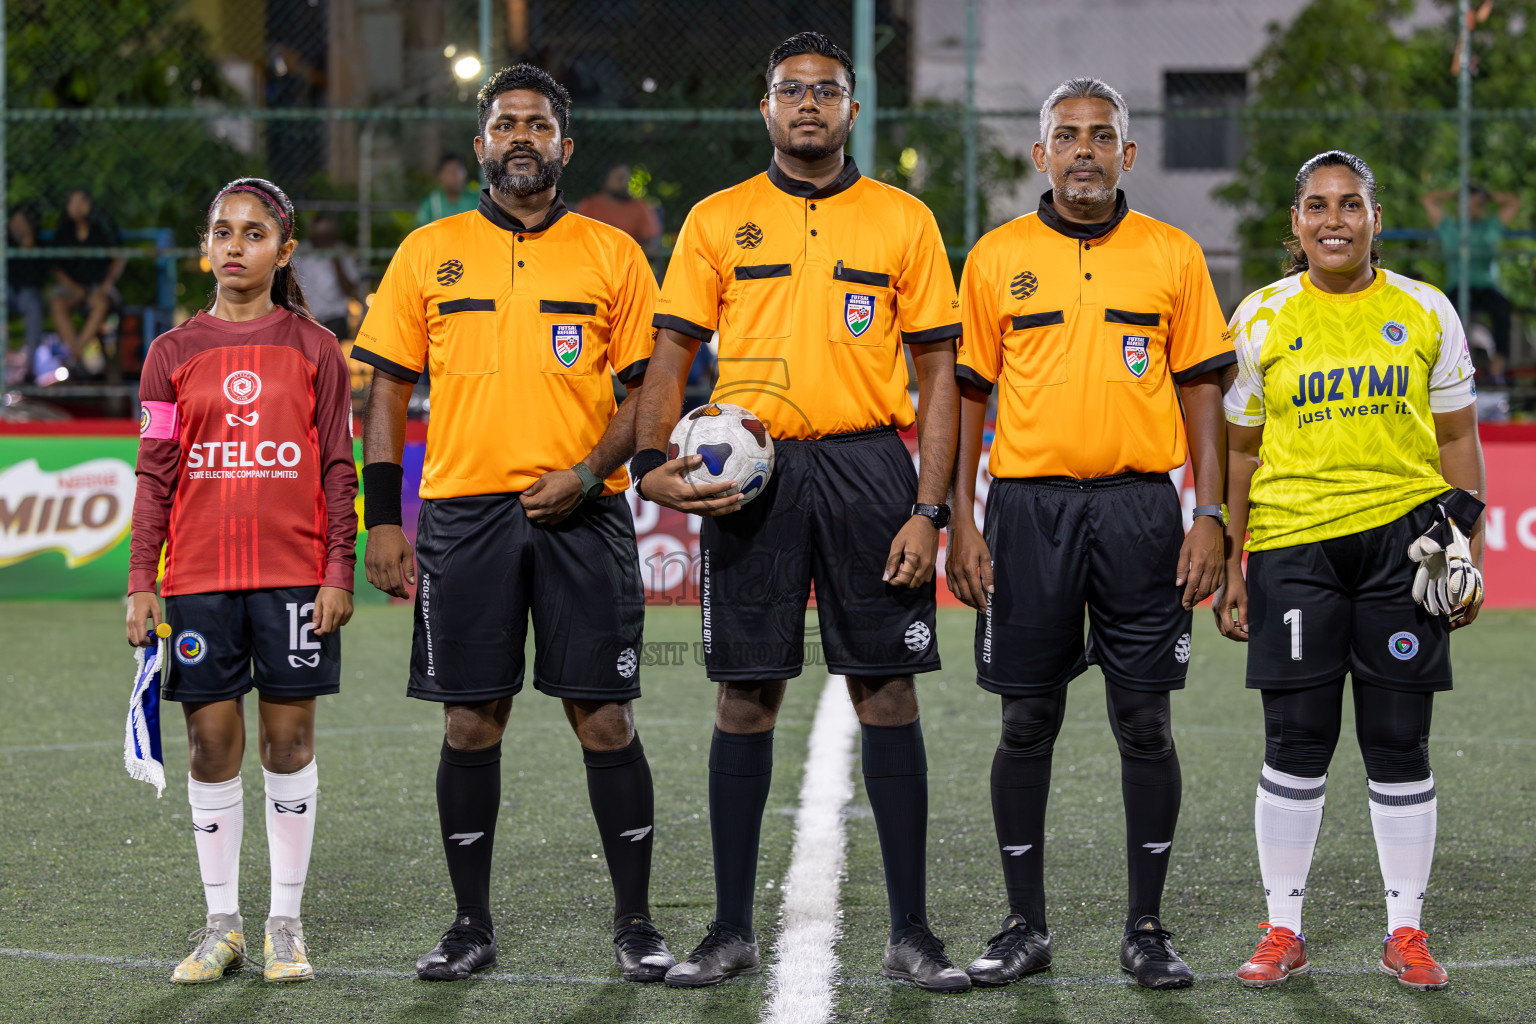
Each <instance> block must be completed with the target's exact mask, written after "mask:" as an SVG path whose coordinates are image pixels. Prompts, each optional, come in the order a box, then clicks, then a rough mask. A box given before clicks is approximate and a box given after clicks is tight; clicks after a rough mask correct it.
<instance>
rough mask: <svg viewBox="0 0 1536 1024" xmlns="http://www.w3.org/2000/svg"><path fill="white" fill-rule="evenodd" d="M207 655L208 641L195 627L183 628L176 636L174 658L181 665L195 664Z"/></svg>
mask: <svg viewBox="0 0 1536 1024" xmlns="http://www.w3.org/2000/svg"><path fill="white" fill-rule="evenodd" d="M206 657H208V641H206V640H204V639H203V634H201V633H199V632H198V631H197V630H195V629H184V630H182V631H181V634H180V635H179V636H177V637H176V660H177V661H179V662H181V663H182V664H183V665H196V664H197V663H198V662H200V661H202V660H203V659H204V658H206Z"/></svg>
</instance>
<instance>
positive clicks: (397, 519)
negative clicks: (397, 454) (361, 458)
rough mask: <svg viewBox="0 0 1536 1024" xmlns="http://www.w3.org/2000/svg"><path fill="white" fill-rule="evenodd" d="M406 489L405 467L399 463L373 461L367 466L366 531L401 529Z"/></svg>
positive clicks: (364, 469)
mask: <svg viewBox="0 0 1536 1024" xmlns="http://www.w3.org/2000/svg"><path fill="white" fill-rule="evenodd" d="M404 486H405V467H404V466H402V465H400V464H399V463H398V462H370V463H368V465H366V466H364V467H363V529H365V530H371V529H373V528H374V527H375V526H399V525H400V524H401V522H402V520H403V517H402V515H401V513H400V489H401V488H402V487H404Z"/></svg>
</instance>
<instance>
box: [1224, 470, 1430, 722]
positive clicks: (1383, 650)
mask: <svg viewBox="0 0 1536 1024" xmlns="http://www.w3.org/2000/svg"><path fill="white" fill-rule="evenodd" d="M1435 504H1436V502H1435V501H1428V502H1425V503H1424V504H1423V505H1420V506H1419V507H1418V508H1416V509H1414V510H1413V511H1412V512H1409V513H1408V514H1407V515H1405V516H1402V517H1401V518H1399V519H1396V520H1394V521H1392V522H1390V523H1387V524H1386V525H1385V526H1378V527H1376V528H1375V529H1373V530H1366V531H1364V532H1363V533H1352V534H1349V535H1347V536H1344V537H1335V538H1333V539H1331V540H1319V541H1313V542H1312V543H1310V544H1296V545H1293V546H1291V547H1285V548H1270V549H1269V550H1266V551H1255V552H1253V553H1252V554H1250V555H1249V556H1248V685H1249V686H1250V687H1252V688H1254V689H1258V690H1289V689H1303V688H1305V687H1309V686H1316V685H1318V684H1319V683H1331V682H1333V681H1334V680H1337V679H1341V678H1343V676H1344V673H1346V672H1348V673H1350V674H1351V675H1352V676H1353V677H1354V678H1355V679H1356V680H1359V681H1361V682H1366V683H1372V684H1374V685H1376V686H1381V687H1385V688H1386V689H1389V690H1411V691H1425V692H1432V691H1436V690H1449V689H1450V688H1451V641H1450V627H1449V624H1448V623H1447V621H1446V619H1445V617H1444V616H1443V615H1431V614H1430V613H1429V612H1428V611H1426V610H1425V609H1424V606H1423V605H1421V604H1419V603H1418V602H1417V601H1415V600H1414V599H1413V575H1414V572H1415V571H1416V570H1417V568H1418V565H1417V564H1416V563H1415V562H1414V561H1413V560H1412V559H1410V558H1409V557H1408V546H1409V545H1410V544H1411V543H1413V540H1414V538H1416V537H1418V536H1419V535H1420V534H1422V533H1423V532H1424V531H1425V530H1427V529H1429V525H1430V523H1431V522H1433V521H1434V518H1435Z"/></svg>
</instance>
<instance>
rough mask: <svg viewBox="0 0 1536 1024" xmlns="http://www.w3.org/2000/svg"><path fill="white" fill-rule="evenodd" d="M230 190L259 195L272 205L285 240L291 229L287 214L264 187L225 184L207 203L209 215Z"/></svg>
mask: <svg viewBox="0 0 1536 1024" xmlns="http://www.w3.org/2000/svg"><path fill="white" fill-rule="evenodd" d="M231 192H249V193H251V194H252V195H255V196H258V197H260V198H261V200H262V201H263V202H265V203H266V204H267V205H268V206H270V207H272V209H273V211H274V212H275V213H276V214H277V222H278V224H280V225H282V228H283V240H284V241H287V239H288V235H289V234H290V233H291V230H292V229H291V227H290V225H289V223H288V215H287V214H286V213H284V212H283V204H282V203H279V202H278V201H277V198H276V197H275V196H273V195H272V194H271V193H270V192H268V191H267V190H266V189H261V188H257V187H256V186H255V185H228V186H226V187H225V188H223V189H221V190H220V191H219V194H218V195H216V196H214V197H213V202H211V203H209V204H208V213H209V214H210V215H211V214H212V213H213V208H214V207H215V206H218V205H219V200H220V199H223V198H224V197H225V196H227V195H229V194H230V193H231Z"/></svg>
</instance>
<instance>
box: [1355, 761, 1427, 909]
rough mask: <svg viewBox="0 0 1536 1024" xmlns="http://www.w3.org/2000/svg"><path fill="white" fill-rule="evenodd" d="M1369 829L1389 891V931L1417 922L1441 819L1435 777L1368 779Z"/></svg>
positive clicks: (1384, 882) (1384, 885)
mask: <svg viewBox="0 0 1536 1024" xmlns="http://www.w3.org/2000/svg"><path fill="white" fill-rule="evenodd" d="M1366 788H1367V789H1368V790H1369V792H1370V796H1371V830H1372V831H1373V832H1375V833H1376V856H1377V857H1378V858H1380V860H1381V883H1382V886H1383V887H1384V888H1385V890H1386V896H1387V931H1388V932H1389V933H1390V932H1394V931H1396V930H1397V929H1399V928H1417V927H1419V921H1420V919H1421V917H1422V915H1423V913H1424V890H1425V889H1427V888H1428V887H1429V866H1430V864H1431V863H1432V862H1433V861H1434V859H1435V830H1436V827H1437V826H1438V824H1439V813H1438V804H1437V801H1436V800H1435V777H1434V776H1433V775H1431V776H1430V777H1429V778H1427V779H1425V780H1424V781H1422V782H1371V783H1368V784H1367V787H1366Z"/></svg>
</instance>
